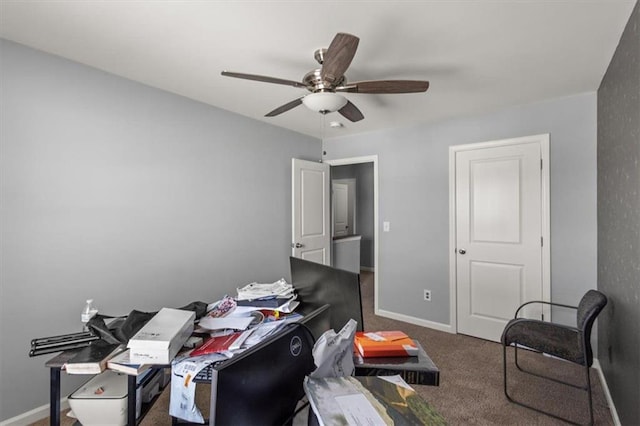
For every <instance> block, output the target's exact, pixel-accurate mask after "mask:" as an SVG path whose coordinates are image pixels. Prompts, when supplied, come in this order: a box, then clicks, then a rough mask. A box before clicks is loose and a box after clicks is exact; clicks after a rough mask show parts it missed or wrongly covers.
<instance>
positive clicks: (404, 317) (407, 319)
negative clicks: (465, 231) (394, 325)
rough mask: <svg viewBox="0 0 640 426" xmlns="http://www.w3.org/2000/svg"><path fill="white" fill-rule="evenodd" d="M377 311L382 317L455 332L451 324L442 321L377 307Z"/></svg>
mask: <svg viewBox="0 0 640 426" xmlns="http://www.w3.org/2000/svg"><path fill="white" fill-rule="evenodd" d="M375 313H376V315H379V316H381V317H385V318H391V319H394V320H398V321H402V322H408V323H409V324H415V325H420V326H422V327H427V328H432V329H434V330H438V331H444V332H446V333H451V334H455V331H454V330H453V329H452V328H451V325H449V324H442V323H440V322H433V321H428V320H425V319H422V318H416V317H411V316H409V315H404V314H398V313H395V312H390V311H385V310H383V309H376V311H375Z"/></svg>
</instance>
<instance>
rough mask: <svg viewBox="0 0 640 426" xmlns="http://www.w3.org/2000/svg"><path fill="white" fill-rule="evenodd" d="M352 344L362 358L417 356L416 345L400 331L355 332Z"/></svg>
mask: <svg viewBox="0 0 640 426" xmlns="http://www.w3.org/2000/svg"><path fill="white" fill-rule="evenodd" d="M354 346H355V349H356V350H357V352H358V353H359V354H360V355H361V356H362V357H363V358H380V357H396V356H397V357H401V356H404V357H406V356H417V355H418V352H419V350H418V346H417V345H416V343H415V342H414V341H413V340H412V339H411V338H410V337H409V336H407V335H406V334H405V333H404V332H402V331H376V332H363V331H358V332H356V335H355V338H354Z"/></svg>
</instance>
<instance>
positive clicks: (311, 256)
mask: <svg viewBox="0 0 640 426" xmlns="http://www.w3.org/2000/svg"><path fill="white" fill-rule="evenodd" d="M291 170H292V176H291V181H292V194H291V200H292V210H293V217H292V227H293V229H292V233H291V238H292V241H291V247H292V256H294V257H299V258H301V259H305V260H309V261H312V262H317V263H322V264H325V265H330V264H331V216H330V210H329V208H330V202H329V200H330V199H329V197H330V190H329V189H330V186H329V165H328V164H325V163H317V162H313V161H305V160H299V159H297V158H293V159H292V162H291Z"/></svg>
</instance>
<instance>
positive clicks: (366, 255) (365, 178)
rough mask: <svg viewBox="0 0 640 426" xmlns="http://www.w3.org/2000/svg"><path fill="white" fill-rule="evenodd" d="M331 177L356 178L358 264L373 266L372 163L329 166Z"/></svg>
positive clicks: (367, 266)
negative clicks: (359, 240)
mask: <svg viewBox="0 0 640 426" xmlns="http://www.w3.org/2000/svg"><path fill="white" fill-rule="evenodd" d="M331 178H332V179H348V178H354V179H356V233H357V234H358V235H361V236H362V240H361V242H360V266H364V267H366V268H374V267H375V257H374V245H373V238H374V223H373V217H374V216H373V207H374V206H373V163H360V164H349V165H345V166H332V167H331Z"/></svg>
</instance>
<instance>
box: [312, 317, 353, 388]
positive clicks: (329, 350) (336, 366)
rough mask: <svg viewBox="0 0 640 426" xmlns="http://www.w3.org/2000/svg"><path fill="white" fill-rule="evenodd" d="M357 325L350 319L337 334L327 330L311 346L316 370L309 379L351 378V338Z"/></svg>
mask: <svg viewBox="0 0 640 426" xmlns="http://www.w3.org/2000/svg"><path fill="white" fill-rule="evenodd" d="M357 325H358V323H357V322H356V321H355V320H354V319H350V320H349V321H348V322H347V323H346V324H345V325H344V327H342V330H340V332H339V333H336V332H335V331H334V330H327V331H325V332H324V334H323V335H322V336H320V338H318V340H317V341H316V344H315V345H314V346H313V360H314V362H315V364H316V367H317V368H316V369H315V371H313V372H312V373H311V374H309V377H312V378H323V377H344V376H353V373H354V372H355V366H354V364H353V337H354V336H355V334H356V327H357Z"/></svg>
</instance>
